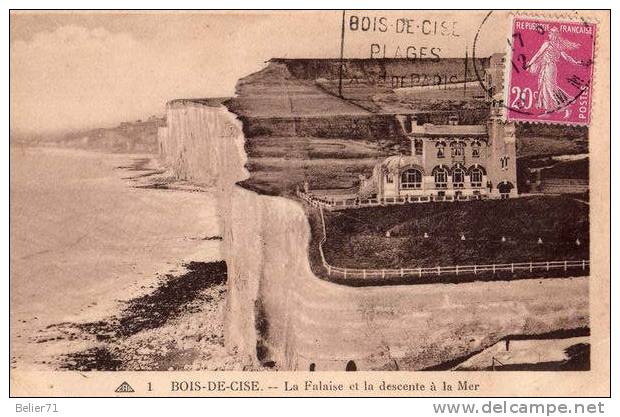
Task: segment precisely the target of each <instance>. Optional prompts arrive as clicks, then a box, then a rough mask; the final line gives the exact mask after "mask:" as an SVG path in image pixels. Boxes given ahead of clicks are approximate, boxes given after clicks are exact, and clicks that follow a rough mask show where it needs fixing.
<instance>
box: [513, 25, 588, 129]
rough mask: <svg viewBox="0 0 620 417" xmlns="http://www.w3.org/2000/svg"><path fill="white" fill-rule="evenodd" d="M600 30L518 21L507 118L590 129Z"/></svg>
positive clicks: (578, 26)
mask: <svg viewBox="0 0 620 417" xmlns="http://www.w3.org/2000/svg"><path fill="white" fill-rule="evenodd" d="M595 39H596V25H595V24H594V23H588V22H586V21H559V20H552V19H546V20H542V19H535V18H530V17H518V16H517V17H514V18H513V21H512V38H511V39H509V42H510V44H511V61H510V63H509V65H510V68H509V84H508V88H507V89H506V104H507V107H508V110H507V112H506V113H507V114H506V117H507V119H508V120H509V121H524V122H544V123H562V124H578V125H588V124H589V123H590V111H591V108H592V94H591V88H592V79H593V70H594V46H595Z"/></svg>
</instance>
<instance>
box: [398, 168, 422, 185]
mask: <svg viewBox="0 0 620 417" xmlns="http://www.w3.org/2000/svg"><path fill="white" fill-rule="evenodd" d="M400 187H401V188H406V189H411V188H422V172H420V170H417V169H408V170H406V171H404V172H403V173H402V175H401V178H400Z"/></svg>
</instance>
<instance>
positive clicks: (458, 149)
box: [450, 142, 463, 156]
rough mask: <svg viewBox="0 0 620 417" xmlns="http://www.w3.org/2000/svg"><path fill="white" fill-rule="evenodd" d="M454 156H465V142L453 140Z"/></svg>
mask: <svg viewBox="0 0 620 417" xmlns="http://www.w3.org/2000/svg"><path fill="white" fill-rule="evenodd" d="M450 147H451V148H452V156H463V142H452V144H451V145H450Z"/></svg>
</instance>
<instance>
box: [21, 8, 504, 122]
mask: <svg viewBox="0 0 620 417" xmlns="http://www.w3.org/2000/svg"><path fill="white" fill-rule="evenodd" d="M485 14H486V13H485V12H476V13H470V14H469V15H468V16H469V18H466V17H465V15H464V14H463V13H461V14H459V15H456V14H455V15H450V14H449V13H446V12H444V13H433V12H428V11H426V12H425V11H418V12H410V11H409V12H399V11H391V12H380V11H371V12H361V11H355V12H347V14H346V25H345V27H346V31H345V43H344V45H345V53H344V55H345V57H350V58H353V57H357V58H367V57H368V54H369V46H370V45H371V44H372V43H376V44H378V45H382V46H383V45H385V46H386V50H387V53H388V55H389V54H390V53H392V52H391V51H394V50H395V49H396V47H399V46H400V47H406V46H408V45H414V46H416V48H419V47H421V46H427V47H441V49H442V51H441V54H442V56H444V57H462V56H464V51H465V48H468V50H470V49H471V44H472V42H473V39H474V36H475V33H476V31H477V30H478V29H479V27H480V23H481V22H482V20H483V18H484V16H485ZM352 15H357V16H358V17H362V16H368V17H370V18H371V19H374V18H376V17H387V19H388V20H387V21H389V22H395V21H396V20H397V19H399V18H401V17H404V18H407V19H409V18H413V19H415V21H416V22H420V21H421V20H422V19H428V20H429V21H430V22H433V23H432V24H434V22H444V21H445V22H449V23H450V24H451V25H452V22H456V23H454V28H455V34H456V35H457V36H453V35H449V36H448V37H445V36H442V35H434V34H431V35H427V36H422V35H420V33H419V32H418V33H415V34H407V33H398V34H394V33H392V30H390V31H389V32H390V33H389V34H385V33H382V32H380V31H373V30H369V31H367V32H362V31H361V30H359V29H358V30H357V31H352V30H350V27H349V23H350V18H351V16H352ZM341 21H342V12H341V11H321V12H288V13H286V12H259V11H256V12H171V11H166V12H92V11H88V12H85V11H80V12H66V11H65V12H12V13H11V17H10V26H11V28H10V33H11V45H10V49H11V71H10V77H11V129H12V131H13V132H17V133H45V132H54V131H64V130H69V129H80V128H90V127H106V126H114V125H116V124H118V123H119V122H121V121H131V120H136V119H145V118H147V117H148V116H150V115H153V114H155V115H163V112H164V106H165V103H166V102H167V101H169V100H171V99H175V98H189V97H222V96H232V95H234V90H235V84H236V82H237V80H238V79H239V78H240V77H243V76H245V75H247V74H250V73H252V72H255V71H258V70H260V69H261V68H262V67H264V65H265V61H267V60H268V59H270V58H272V57H288V58H336V57H338V56H339V54H340V36H341ZM505 22H506V20H505V16H502V15H495V16H493V17H492V18H491V19H488V20H487V22H486V23H485V25H484V30H483V31H482V32H483V33H484V34H487V36H479V42H478V51H479V53H478V55H479V56H488V55H490V54H491V53H493V52H496V50H497V49H498V48H500V49H501V46H499V45H503V43H502V42H499V43H498V39H499V40H501V37H499V38H498V37H497V36H496V35H497V28H498V27H504V26H505V25H504V24H505ZM429 25H430V24H429ZM428 27H429V28H430V27H431V26H428ZM451 27H452V26H451ZM393 29H394V32H395V31H396V29H395V27H394V28H393Z"/></svg>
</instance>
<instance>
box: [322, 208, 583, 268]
mask: <svg viewBox="0 0 620 417" xmlns="http://www.w3.org/2000/svg"><path fill="white" fill-rule="evenodd" d="M318 208H319V212H320V216H321V227H322V229H323V237H322V238H321V240H320V241H319V253H320V254H321V262H322V263H323V267H324V268H325V269H326V270H327V275H329V276H330V277H341V278H344V279H347V278H362V279H364V278H383V279H385V278H404V277H419V278H422V277H441V276H442V275H444V276H446V275H447V276H455V275H456V276H458V275H471V274H473V275H478V274H482V273H489V272H492V273H493V274H495V273H497V272H501V271H510V272H517V271H529V272H534V271H538V272H540V271H551V270H558V269H559V270H564V271H568V270H569V269H571V270H575V269H576V270H581V271H585V270H586V269H587V268H589V267H590V261H589V260H586V259H583V260H570V261H569V260H564V261H542V262H518V263H509V264H487V265H455V266H436V267H419V268H400V269H356V268H340V267H337V266H333V265H330V264H329V263H328V262H327V261H326V260H325V254H324V252H323V244H324V243H325V242H326V241H327V230H326V227H325V217H324V215H323V207H322V206H318Z"/></svg>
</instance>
